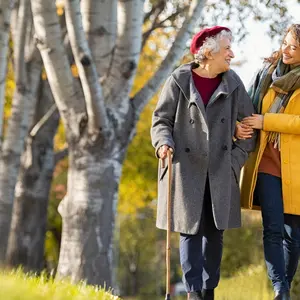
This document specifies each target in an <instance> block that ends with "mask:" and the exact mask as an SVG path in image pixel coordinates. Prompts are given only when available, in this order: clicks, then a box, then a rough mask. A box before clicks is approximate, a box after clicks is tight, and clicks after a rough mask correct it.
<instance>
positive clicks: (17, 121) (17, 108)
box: [0, 0, 41, 262]
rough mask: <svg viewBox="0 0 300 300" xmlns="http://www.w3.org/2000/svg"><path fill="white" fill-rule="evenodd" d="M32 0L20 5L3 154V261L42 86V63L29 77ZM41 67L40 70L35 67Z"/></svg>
mask: <svg viewBox="0 0 300 300" xmlns="http://www.w3.org/2000/svg"><path fill="white" fill-rule="evenodd" d="M29 5H30V2H29V1H28V0H21V1H20V7H19V12H18V16H19V20H18V21H19V23H18V30H17V35H16V43H15V59H14V65H15V78H16V90H15V94H14V97H13V103H12V113H11V117H10V119H9V122H8V129H7V134H6V137H5V140H4V142H3V147H2V152H1V156H0V235H1V239H0V261H1V262H3V261H4V260H5V255H6V250H7V243H8V236H9V231H10V225H11V215H12V208H13V200H14V190H15V184H16V181H17V176H18V171H19V165H20V156H21V153H22V150H23V146H24V138H25V136H26V134H27V130H28V126H29V125H30V124H31V122H32V117H33V114H34V107H35V95H36V90H37V87H38V82H39V77H40V72H41V65H39V64H34V66H33V70H32V72H33V73H32V74H35V76H36V78H33V77H31V79H32V81H31V82H30V81H29V76H27V75H28V74H27V72H26V66H25V60H24V52H25V51H24V49H25V39H26V34H25V33H26V22H27V20H28V18H29V16H28V12H29ZM35 68H38V70H35Z"/></svg>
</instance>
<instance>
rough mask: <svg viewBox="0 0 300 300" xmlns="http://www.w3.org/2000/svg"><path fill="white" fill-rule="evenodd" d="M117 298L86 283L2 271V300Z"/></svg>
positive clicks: (113, 299)
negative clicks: (73, 283)
mask: <svg viewBox="0 0 300 300" xmlns="http://www.w3.org/2000/svg"><path fill="white" fill-rule="evenodd" d="M41 299H43V300H71V299H72V300H83V299H85V300H86V299H88V300H96V299H97V300H116V299H119V298H117V297H114V296H112V295H110V294H108V293H105V292H104V291H103V290H99V289H96V288H94V287H91V286H87V285H85V284H79V285H72V284H70V283H68V282H61V281H54V280H48V279H47V278H46V277H44V276H41V277H34V276H28V275H24V274H23V273H22V272H21V271H17V272H11V273H7V272H0V300H41Z"/></svg>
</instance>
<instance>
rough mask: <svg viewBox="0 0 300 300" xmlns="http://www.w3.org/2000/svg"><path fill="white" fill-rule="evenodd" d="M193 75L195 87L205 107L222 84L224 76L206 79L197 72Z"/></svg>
mask: <svg viewBox="0 0 300 300" xmlns="http://www.w3.org/2000/svg"><path fill="white" fill-rule="evenodd" d="M192 73H193V80H194V83H195V86H196V88H197V90H198V92H199V94H200V96H201V98H202V100H203V103H204V105H205V106H206V105H207V103H208V101H209V99H210V97H211V96H212V95H213V93H214V91H215V90H216V89H217V87H218V86H219V84H220V83H221V81H222V75H221V74H220V75H218V76H217V77H215V78H204V77H201V76H199V75H198V74H196V73H195V72H192Z"/></svg>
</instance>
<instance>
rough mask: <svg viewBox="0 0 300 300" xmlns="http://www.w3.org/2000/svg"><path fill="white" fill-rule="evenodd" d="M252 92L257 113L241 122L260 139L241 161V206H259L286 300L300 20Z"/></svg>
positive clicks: (296, 233)
mask: <svg viewBox="0 0 300 300" xmlns="http://www.w3.org/2000/svg"><path fill="white" fill-rule="evenodd" d="M250 95H251V97H252V99H253V103H254V105H255V106H256V109H257V112H258V114H254V115H253V116H249V117H247V118H245V119H244V120H243V121H242V123H243V124H244V125H245V126H249V127H250V128H251V129H259V130H260V138H259V140H258V141H257V147H256V151H255V152H253V153H252V154H251V156H250V158H249V160H248V161H247V163H246V165H245V169H244V176H243V181H242V204H243V206H244V207H245V208H250V209H252V208H260V209H261V212H262V220H263V228H264V230H263V235H264V237H263V241H264V252H265V259H266V265H267V270H268V275H269V277H270V279H271V281H272V284H273V287H274V291H275V299H276V300H288V299H290V296H289V289H290V287H291V284H292V280H293V278H294V275H295V272H296V270H297V266H298V261H299V255H300V177H299V172H300V160H299V151H300V24H294V25H292V26H291V27H289V28H288V30H287V33H286V34H285V36H284V39H283V42H282V45H281V48H280V50H279V51H277V52H275V53H273V55H272V56H271V57H270V58H268V59H266V61H265V64H264V66H263V67H262V68H261V70H260V71H259V72H258V74H257V75H256V76H255V80H254V82H253V85H252V87H251V89H250ZM243 134H244V136H243ZM237 135H238V137H241V138H247V133H245V132H239V131H238V134H237ZM297 149H298V150H297Z"/></svg>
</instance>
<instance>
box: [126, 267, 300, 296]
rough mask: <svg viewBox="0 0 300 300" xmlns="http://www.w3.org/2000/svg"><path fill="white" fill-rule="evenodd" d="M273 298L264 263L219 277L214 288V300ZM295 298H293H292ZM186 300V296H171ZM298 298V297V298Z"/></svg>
mask: <svg viewBox="0 0 300 300" xmlns="http://www.w3.org/2000/svg"><path fill="white" fill-rule="evenodd" d="M273 298H274V294H273V292H272V288H271V285H270V282H269V280H268V278H267V275H266V270H265V267H264V265H261V266H250V267H247V269H244V270H243V271H241V272H239V273H237V274H236V275H235V276H233V277H230V278H221V280H220V284H219V286H218V288H217V289H216V297H215V299H216V300H270V299H273ZM150 299H151V300H162V299H164V296H160V297H157V296H156V297H149V296H146V297H145V296H140V297H138V298H125V300H150ZM294 299H295V300H297V298H293V300H294ZM172 300H186V296H183V297H172ZM298 300H299V299H298Z"/></svg>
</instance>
